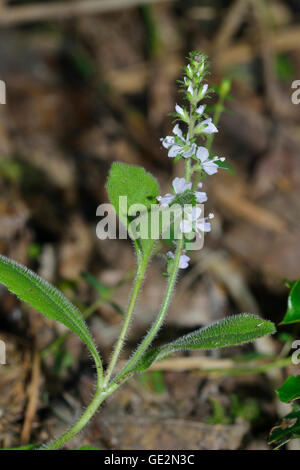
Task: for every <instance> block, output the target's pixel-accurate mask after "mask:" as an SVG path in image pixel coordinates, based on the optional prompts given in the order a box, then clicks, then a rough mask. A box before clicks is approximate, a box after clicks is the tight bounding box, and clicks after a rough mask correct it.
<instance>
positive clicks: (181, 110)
mask: <svg viewBox="0 0 300 470" xmlns="http://www.w3.org/2000/svg"><path fill="white" fill-rule="evenodd" d="M175 111H176V113H178V114H180V115H181V116H183V117H185V116H184V110H183V108H182V107H181V106H179V104H176V105H175Z"/></svg>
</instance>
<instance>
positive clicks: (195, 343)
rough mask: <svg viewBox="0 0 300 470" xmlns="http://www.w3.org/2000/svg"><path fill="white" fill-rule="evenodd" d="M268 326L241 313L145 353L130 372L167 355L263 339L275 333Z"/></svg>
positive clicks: (260, 319)
mask: <svg viewBox="0 0 300 470" xmlns="http://www.w3.org/2000/svg"><path fill="white" fill-rule="evenodd" d="M275 331H276V329H275V326H274V324H273V323H272V322H270V321H268V320H263V319H262V318H260V317H258V316H257V315H252V314H251V313H242V314H240V315H234V316H231V317H228V318H225V319H224V320H221V321H219V322H217V323H214V324H212V325H209V326H206V327H204V328H201V329H200V330H196V331H193V332H192V333H190V334H188V335H186V336H182V337H181V338H178V339H176V340H175V341H173V342H172V343H168V344H165V345H163V346H160V347H159V348H155V349H150V350H148V351H147V352H146V353H145V354H144V355H143V356H142V358H141V359H140V360H139V361H138V362H137V364H136V365H135V366H134V368H133V369H131V370H130V372H133V371H141V370H145V369H148V368H149V367H150V366H151V364H153V362H155V361H157V360H158V359H162V358H163V357H166V356H168V355H169V354H171V353H173V352H176V351H180V350H183V349H185V350H187V349H216V348H224V347H227V346H237V345H239V344H244V343H249V342H250V341H253V340H255V339H258V338H261V337H262V336H265V335H270V334H272V333H275Z"/></svg>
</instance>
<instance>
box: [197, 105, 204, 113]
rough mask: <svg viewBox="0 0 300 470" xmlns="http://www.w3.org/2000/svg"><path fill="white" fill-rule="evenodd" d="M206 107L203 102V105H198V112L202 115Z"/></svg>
mask: <svg viewBox="0 0 300 470" xmlns="http://www.w3.org/2000/svg"><path fill="white" fill-rule="evenodd" d="M204 108H205V106H204V104H201V105H200V106H198V108H197V109H196V113H197V114H199V115H200V116H201V114H203V111H204Z"/></svg>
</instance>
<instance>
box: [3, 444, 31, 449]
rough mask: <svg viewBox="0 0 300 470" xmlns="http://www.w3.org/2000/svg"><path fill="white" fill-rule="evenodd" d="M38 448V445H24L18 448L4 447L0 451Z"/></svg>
mask: <svg viewBox="0 0 300 470" xmlns="http://www.w3.org/2000/svg"><path fill="white" fill-rule="evenodd" d="M38 447H39V445H38V444H26V445H24V446H19V447H7V448H6V447H5V448H3V449H0V450H34V449H37V448H38Z"/></svg>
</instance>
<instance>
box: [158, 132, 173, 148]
mask: <svg viewBox="0 0 300 470" xmlns="http://www.w3.org/2000/svg"><path fill="white" fill-rule="evenodd" d="M161 143H162V146H163V147H165V149H169V148H170V147H172V145H174V144H175V139H174V137H173V136H172V135H167V137H165V138H164V139H161Z"/></svg>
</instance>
